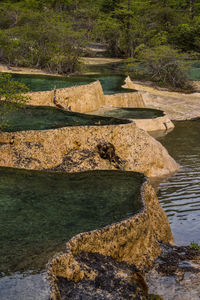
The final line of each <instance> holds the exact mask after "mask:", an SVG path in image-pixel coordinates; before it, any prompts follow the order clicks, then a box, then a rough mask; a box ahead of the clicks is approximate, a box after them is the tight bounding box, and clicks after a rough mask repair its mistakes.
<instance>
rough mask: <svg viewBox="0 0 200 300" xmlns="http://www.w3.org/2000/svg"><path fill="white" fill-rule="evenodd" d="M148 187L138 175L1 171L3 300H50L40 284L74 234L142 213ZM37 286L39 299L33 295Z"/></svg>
mask: <svg viewBox="0 0 200 300" xmlns="http://www.w3.org/2000/svg"><path fill="white" fill-rule="evenodd" d="M143 181H144V176H143V175H141V174H138V173H134V172H121V171H91V172H84V173H76V174H66V173H65V174H63V173H50V172H39V171H27V170H17V169H12V168H2V167H1V168H0V244H1V247H0V270H1V273H0V274H1V276H2V278H1V279H0V299H2V300H4V299H6V300H7V299H9V300H11V299H19V300H21V299H46V298H45V297H46V296H47V294H48V292H47V293H45V295H43V290H44V286H46V283H45V282H43V281H42V280H41V285H40V284H39V279H38V278H40V279H42V278H43V277H42V276H43V275H42V273H41V274H40V272H41V270H43V269H44V267H45V264H46V263H47V261H48V259H49V258H50V257H52V256H53V255H54V254H55V253H56V252H59V251H61V250H63V247H64V244H65V242H66V241H67V240H69V239H70V238H71V237H72V236H74V235H75V234H77V233H79V232H84V231H89V230H92V229H96V228H100V227H103V226H105V225H108V224H111V223H113V222H117V221H120V220H122V219H125V218H127V217H129V216H131V215H133V214H134V213H136V212H138V211H139V210H140V209H141V207H142V203H141V199H140V186H141V184H142V183H143ZM30 271H31V274H30ZM20 274H21V275H20ZM34 274H38V276H39V277H38V276H35V277H34V276H33V275H34ZM27 276H28V277H27ZM31 278H32V279H31ZM34 281H35V288H37V289H36V290H37V293H39V294H38V296H37V298H34V297H35V296H34V295H33V294H32V293H31V292H30V291H31V290H34ZM28 285H31V288H30V289H29V286H28ZM45 289H46V287H45ZM16 293H17V295H18V296H16ZM20 293H21V298H20ZM40 293H41V297H40ZM22 295H24V296H23V297H22Z"/></svg>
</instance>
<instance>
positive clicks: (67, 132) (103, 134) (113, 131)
mask: <svg viewBox="0 0 200 300" xmlns="http://www.w3.org/2000/svg"><path fill="white" fill-rule="evenodd" d="M104 142H105V143H108V142H109V143H111V144H113V145H114V147H115V150H116V155H117V156H119V157H120V159H121V160H122V161H124V170H127V171H137V172H142V173H144V174H146V175H147V176H151V177H154V176H162V175H166V174H169V173H171V172H174V171H176V170H177V169H178V165H177V163H176V162H175V161H174V160H173V158H171V157H170V156H169V154H168V152H167V150H166V149H165V148H164V147H163V146H162V145H161V144H160V143H159V142H157V141H156V140H155V139H153V138H152V137H150V136H149V135H148V134H147V133H146V132H145V131H143V130H141V129H138V128H137V127H136V125H135V124H134V123H128V121H127V124H121V125H107V126H106V125H105V126H76V127H73V126H72V127H65V128H59V129H52V130H35V131H33V130H32V131H21V132H11V133H8V132H1V133H0V149H1V151H0V165H1V166H8V167H17V168H27V169H40V170H42V169H50V168H51V169H52V168H58V169H59V168H60V169H62V170H65V171H67V172H77V171H85V170H91V169H93V170H96V169H113V168H114V166H112V165H111V164H110V162H109V161H107V160H104V159H102V158H101V157H100V156H99V154H98V151H97V145H98V144H99V143H104Z"/></svg>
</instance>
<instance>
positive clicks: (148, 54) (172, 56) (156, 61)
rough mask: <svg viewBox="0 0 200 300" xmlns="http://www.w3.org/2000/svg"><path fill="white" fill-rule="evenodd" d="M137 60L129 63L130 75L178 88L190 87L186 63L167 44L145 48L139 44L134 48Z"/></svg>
mask: <svg viewBox="0 0 200 300" xmlns="http://www.w3.org/2000/svg"><path fill="white" fill-rule="evenodd" d="M135 55H136V57H137V61H135V62H134V63H133V64H131V65H129V67H130V66H131V67H132V69H133V70H132V72H131V75H132V76H133V77H135V78H138V77H139V78H143V79H145V78H146V79H148V80H152V81H155V82H157V83H158V84H161V85H165V86H169V87H172V88H179V89H190V90H191V89H192V87H191V86H190V85H189V83H188V81H187V75H186V72H185V71H186V69H187V67H188V65H187V64H185V63H183V57H181V55H180V53H179V52H178V51H177V50H174V49H172V48H171V47H169V46H163V45H161V46H157V47H154V48H146V47H145V45H144V44H143V45H140V46H139V47H137V48H136V51H135Z"/></svg>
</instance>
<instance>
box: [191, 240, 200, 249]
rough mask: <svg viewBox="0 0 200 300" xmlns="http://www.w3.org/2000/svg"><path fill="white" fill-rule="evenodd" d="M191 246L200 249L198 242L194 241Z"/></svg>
mask: <svg viewBox="0 0 200 300" xmlns="http://www.w3.org/2000/svg"><path fill="white" fill-rule="evenodd" d="M190 248H192V249H196V250H200V246H199V245H198V244H197V243H194V242H191V243H190Z"/></svg>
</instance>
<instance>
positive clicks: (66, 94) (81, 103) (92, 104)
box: [28, 81, 144, 113]
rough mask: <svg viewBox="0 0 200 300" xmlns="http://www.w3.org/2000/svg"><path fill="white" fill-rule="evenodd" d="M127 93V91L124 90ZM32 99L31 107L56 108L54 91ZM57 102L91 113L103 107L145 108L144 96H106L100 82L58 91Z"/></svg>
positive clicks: (125, 94)
mask: <svg viewBox="0 0 200 300" xmlns="http://www.w3.org/2000/svg"><path fill="white" fill-rule="evenodd" d="M124 91H125V92H126V90H124ZM28 95H29V96H30V97H31V100H30V101H29V104H31V105H51V106H54V103H53V98H54V91H45V92H34V93H28ZM56 102H57V103H59V104H63V105H64V106H65V107H71V110H72V111H75V112H83V113H85V112H90V111H95V110H98V109H99V108H100V107H101V106H104V105H112V106H120V107H122V106H127V107H144V101H143V99H142V96H141V95H140V94H139V93H137V92H133V93H123V94H116V95H112V96H106V95H104V93H103V90H102V87H101V84H100V82H99V81H95V82H93V83H90V84H86V85H80V86H74V87H70V88H63V89H57V90H56Z"/></svg>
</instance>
